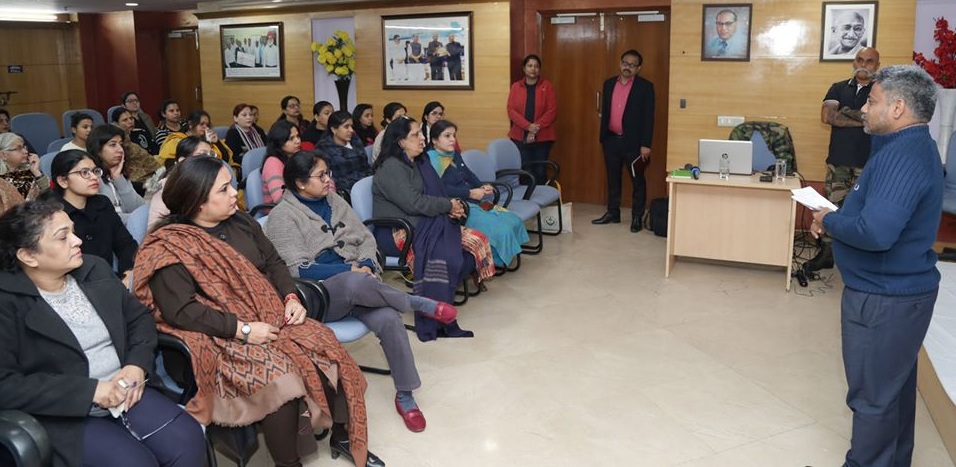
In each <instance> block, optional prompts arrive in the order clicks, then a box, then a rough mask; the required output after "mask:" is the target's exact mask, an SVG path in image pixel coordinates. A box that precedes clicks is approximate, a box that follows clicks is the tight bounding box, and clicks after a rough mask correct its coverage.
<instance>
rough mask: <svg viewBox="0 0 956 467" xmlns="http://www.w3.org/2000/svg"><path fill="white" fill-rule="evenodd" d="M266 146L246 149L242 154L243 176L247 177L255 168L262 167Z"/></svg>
mask: <svg viewBox="0 0 956 467" xmlns="http://www.w3.org/2000/svg"><path fill="white" fill-rule="evenodd" d="M267 151H268V149H267V148H265V147H261V148H255V149H250V150H248V151H246V153H245V155H243V156H242V176H243V178H245V177H248V176H249V174H250V173H252V171H253V170H255V169H261V168H262V161H263V159H265V158H266V152H267Z"/></svg>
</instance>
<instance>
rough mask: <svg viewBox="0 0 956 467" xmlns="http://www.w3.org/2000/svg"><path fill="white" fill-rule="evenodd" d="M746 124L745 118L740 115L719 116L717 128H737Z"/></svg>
mask: <svg viewBox="0 0 956 467" xmlns="http://www.w3.org/2000/svg"><path fill="white" fill-rule="evenodd" d="M743 122H744V117H741V116H739V115H718V116H717V126H729V127H735V126H737V125H740V124H741V123H743Z"/></svg>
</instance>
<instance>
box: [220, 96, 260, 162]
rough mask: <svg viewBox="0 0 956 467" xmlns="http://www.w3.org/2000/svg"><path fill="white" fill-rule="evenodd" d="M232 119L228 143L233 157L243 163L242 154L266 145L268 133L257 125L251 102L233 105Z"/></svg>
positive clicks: (227, 137)
mask: <svg viewBox="0 0 956 467" xmlns="http://www.w3.org/2000/svg"><path fill="white" fill-rule="evenodd" d="M232 120H233V124H232V125H231V126H230V127H229V131H227V132H226V145H228V146H229V149H230V150H232V159H233V160H234V161H236V163H238V164H242V156H244V155H245V154H246V152H248V151H249V150H250V149H256V148H261V147H264V146H265V145H266V143H265V141H266V134H265V133H264V132H263V131H262V128H259V127H258V126H256V122H255V117H254V115H253V113H252V106H251V105H249V104H245V103H241V104H238V105H236V106H235V107H233V109H232ZM246 175H247V174H243V176H246Z"/></svg>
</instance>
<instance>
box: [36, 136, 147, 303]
mask: <svg viewBox="0 0 956 467" xmlns="http://www.w3.org/2000/svg"><path fill="white" fill-rule="evenodd" d="M50 176H51V177H53V180H54V183H53V189H52V190H51V191H52V193H51V196H52V197H54V198H56V199H58V200H59V201H60V202H62V203H63V210H64V211H65V212H66V214H67V215H68V216H70V220H72V221H73V232H74V233H75V234H76V236H77V237H79V238H80V240H82V241H83V245H82V246H81V248H80V249H81V250H82V251H83V254H87V255H94V256H99V257H100V258H103V260H104V261H106V262H107V263H109V264H113V258H114V256H115V258H116V270H117V275H118V276H119V277H120V279H121V280H122V281H123V283H125V284H126V285H129V277H128V275H129V272H130V271H131V270H132V269H133V259H134V258H135V257H136V240H133V237H132V236H130V234H129V231H128V230H126V226H125V225H123V220H122V219H120V216H119V214H117V213H116V210H115V209H113V203H112V202H110V200H109V198H107V197H105V196H102V195H100V194H99V192H100V184H101V183H100V177H102V176H103V169H101V168H99V167H97V166H96V163H94V162H93V159H92V158H91V157H90V156H89V154H87V153H86V152H85V151H80V150H77V149H69V150H66V151H61V152H60V153H59V154H57V155H56V157H54V158H53V165H52V166H51V169H50Z"/></svg>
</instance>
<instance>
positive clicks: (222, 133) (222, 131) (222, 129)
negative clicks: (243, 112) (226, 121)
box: [212, 126, 229, 142]
mask: <svg viewBox="0 0 956 467" xmlns="http://www.w3.org/2000/svg"><path fill="white" fill-rule="evenodd" d="M212 130H213V131H215V132H216V136H218V137H219V139H221V140H222V141H223V142H225V141H226V133H228V132H229V127H228V126H217V127H213V129H212Z"/></svg>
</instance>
